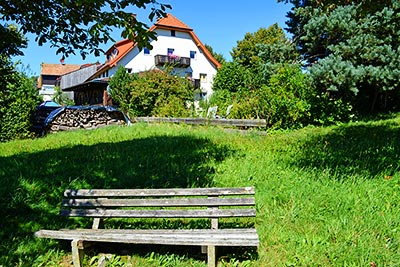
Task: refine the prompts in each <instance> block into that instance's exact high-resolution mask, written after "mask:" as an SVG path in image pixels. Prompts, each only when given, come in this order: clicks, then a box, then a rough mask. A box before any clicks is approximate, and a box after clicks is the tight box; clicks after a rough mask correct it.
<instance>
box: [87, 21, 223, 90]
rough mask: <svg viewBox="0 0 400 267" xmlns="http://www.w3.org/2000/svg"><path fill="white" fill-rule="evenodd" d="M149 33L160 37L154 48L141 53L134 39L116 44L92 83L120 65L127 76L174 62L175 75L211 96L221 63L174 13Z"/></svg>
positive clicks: (160, 67) (153, 43) (109, 74)
mask: <svg viewBox="0 0 400 267" xmlns="http://www.w3.org/2000/svg"><path fill="white" fill-rule="evenodd" d="M149 31H152V32H155V33H156V34H157V40H153V41H151V45H152V49H148V48H144V49H142V50H139V48H138V46H137V44H136V43H135V42H134V41H131V40H128V39H126V40H122V41H119V42H117V43H115V44H114V45H113V46H112V47H111V48H110V49H109V50H108V51H107V52H106V57H107V60H106V63H105V64H104V65H103V66H102V67H101V68H99V69H98V70H97V72H96V73H95V74H94V75H93V76H92V77H91V80H94V79H99V78H107V77H111V76H112V75H113V74H114V73H115V72H116V70H117V69H118V67H119V66H123V67H125V68H126V70H127V72H128V73H137V72H142V71H146V70H152V69H156V68H159V69H162V67H163V66H164V65H165V64H167V63H174V64H173V65H174V66H175V68H174V72H175V74H176V75H179V76H182V77H190V78H191V79H192V80H194V81H196V85H197V87H198V88H200V92H201V93H200V95H201V97H202V98H208V97H209V96H210V95H211V94H212V81H213V78H214V76H215V74H216V72H217V69H218V68H219V67H220V66H221V64H220V63H219V62H218V61H217V60H216V59H215V58H214V57H213V56H212V54H211V53H210V52H209V51H208V50H207V48H206V47H205V46H204V44H203V43H202V42H201V41H200V40H199V38H198V37H197V36H196V34H195V33H194V31H193V29H192V28H190V27H189V26H187V25H186V24H184V23H183V22H182V21H180V20H179V19H177V18H176V17H174V16H173V15H171V14H168V15H167V16H166V17H164V18H161V19H159V20H158V21H157V22H156V23H155V24H154V25H153V26H152V27H151V28H150V29H149Z"/></svg>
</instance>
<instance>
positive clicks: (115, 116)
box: [46, 107, 126, 133]
mask: <svg viewBox="0 0 400 267" xmlns="http://www.w3.org/2000/svg"><path fill="white" fill-rule="evenodd" d="M125 124H126V119H125V117H124V115H123V113H122V112H120V111H116V110H113V111H108V110H106V109H105V108H86V109H79V108H68V107H67V108H64V109H63V110H61V111H60V112H59V113H58V114H57V115H56V116H54V118H52V119H51V120H50V121H48V122H47V125H46V132H50V133H51V132H58V131H69V130H77V129H95V128H99V127H103V126H107V125H125Z"/></svg>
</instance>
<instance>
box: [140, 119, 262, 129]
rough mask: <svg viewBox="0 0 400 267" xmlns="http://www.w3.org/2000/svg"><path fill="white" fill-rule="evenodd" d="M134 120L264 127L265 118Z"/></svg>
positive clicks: (141, 120)
mask: <svg viewBox="0 0 400 267" xmlns="http://www.w3.org/2000/svg"><path fill="white" fill-rule="evenodd" d="M133 121H135V122H146V123H184V124H190V125H212V126H222V127H227V126H234V127H266V126H267V120H265V119H222V118H221V119H208V118H207V119H206V118H161V117H136V118H134V119H133Z"/></svg>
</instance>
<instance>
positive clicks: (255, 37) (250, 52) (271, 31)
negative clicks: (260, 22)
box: [231, 23, 286, 66]
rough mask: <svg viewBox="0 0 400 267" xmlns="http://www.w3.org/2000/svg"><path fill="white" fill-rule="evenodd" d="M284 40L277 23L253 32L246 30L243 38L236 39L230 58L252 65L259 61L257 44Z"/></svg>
mask: <svg viewBox="0 0 400 267" xmlns="http://www.w3.org/2000/svg"><path fill="white" fill-rule="evenodd" d="M284 41H286V36H285V33H284V31H283V29H282V28H280V27H279V26H278V24H277V23H275V24H273V25H271V26H270V27H268V28H260V29H259V30H258V31H256V32H254V33H250V32H248V33H246V35H245V36H244V39H243V40H239V41H237V46H236V47H234V48H233V49H232V52H231V55H232V59H233V61H235V62H237V63H240V64H242V65H243V66H254V65H256V64H257V63H258V61H259V52H260V51H259V46H258V45H260V44H275V43H279V42H284Z"/></svg>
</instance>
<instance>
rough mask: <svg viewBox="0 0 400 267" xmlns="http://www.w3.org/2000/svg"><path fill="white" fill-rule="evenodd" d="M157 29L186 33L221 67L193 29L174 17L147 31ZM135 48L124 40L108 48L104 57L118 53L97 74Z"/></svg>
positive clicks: (165, 18) (112, 65)
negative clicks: (114, 51)
mask: <svg viewBox="0 0 400 267" xmlns="http://www.w3.org/2000/svg"><path fill="white" fill-rule="evenodd" d="M157 28H162V29H171V30H174V29H176V30H181V31H184V32H187V33H188V34H189V35H190V36H191V37H192V39H193V40H194V42H195V43H196V45H197V46H198V47H199V48H200V49H201V50H202V51H203V53H204V55H205V56H206V57H207V58H208V60H210V61H211V62H212V63H213V64H214V65H215V66H216V67H217V68H219V67H221V63H219V62H218V61H217V60H216V59H215V58H214V57H213V55H212V54H211V53H210V51H208V50H207V48H206V47H205V46H204V44H203V43H202V42H201V41H200V39H199V38H198V37H197V36H196V34H195V33H194V32H193V29H192V28H190V27H189V26H188V25H186V24H185V23H183V22H182V21H180V20H179V19H177V18H176V17H174V16H173V15H172V14H168V15H167V16H166V17H164V18H161V19H159V20H158V21H157V22H156V23H155V24H154V25H153V26H151V27H150V29H149V31H154V30H155V29H157ZM135 46H136V43H134V42H133V41H132V40H129V39H125V40H122V41H119V42H117V43H115V44H114V45H113V46H112V47H111V48H109V49H108V50H107V52H106V55H111V53H112V52H113V50H114V49H115V48H117V50H118V53H117V54H116V55H115V56H114V57H112V58H111V59H110V60H109V61H108V62H106V63H105V64H104V66H103V67H102V68H101V69H100V70H99V72H100V73H101V72H103V71H105V70H107V69H110V68H111V67H114V66H116V64H117V63H118V61H120V60H121V59H122V58H123V57H124V56H125V55H126V54H127V53H128V52H129V51H131V50H132V49H133V48H134V47H135Z"/></svg>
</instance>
